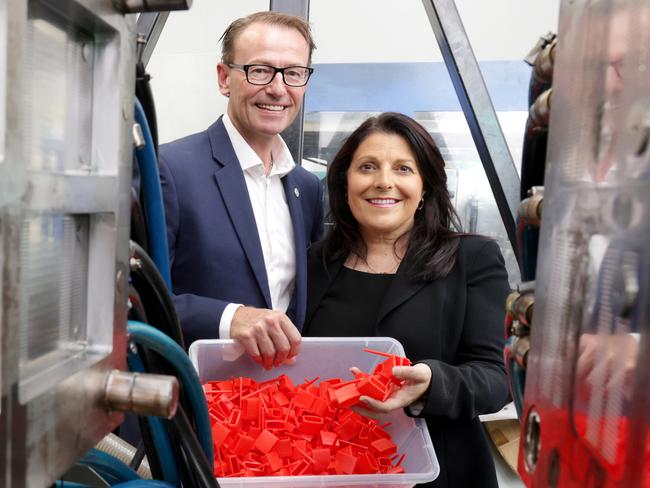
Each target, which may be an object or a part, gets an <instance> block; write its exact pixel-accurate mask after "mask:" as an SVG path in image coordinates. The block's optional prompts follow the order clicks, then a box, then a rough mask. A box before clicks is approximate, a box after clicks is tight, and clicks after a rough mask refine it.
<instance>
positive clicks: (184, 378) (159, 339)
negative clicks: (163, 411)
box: [127, 320, 214, 461]
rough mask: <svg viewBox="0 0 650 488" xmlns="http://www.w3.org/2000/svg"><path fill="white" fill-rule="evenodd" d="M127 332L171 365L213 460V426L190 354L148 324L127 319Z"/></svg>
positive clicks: (205, 446) (210, 458) (209, 456)
mask: <svg viewBox="0 0 650 488" xmlns="http://www.w3.org/2000/svg"><path fill="white" fill-rule="evenodd" d="M127 333H128V335H129V338H130V339H131V340H133V341H135V342H136V343H138V344H141V345H143V346H146V347H148V348H149V349H152V350H154V351H156V352H157V353H158V354H160V355H161V356H162V357H164V358H165V359H166V360H167V361H169V363H170V364H171V365H172V366H174V369H175V370H176V372H177V373H178V377H179V379H180V382H181V385H182V387H183V388H184V389H185V392H186V393H187V398H188V400H189V402H190V404H191V406H192V411H193V413H194V420H195V422H196V434H197V437H198V439H199V442H200V443H201V447H202V448H203V452H205V455H206V456H207V458H208V460H209V461H213V460H214V447H213V445H212V428H211V426H210V417H209V415H208V405H207V403H206V401H205V395H204V394H203V388H202V387H201V382H200V380H199V376H198V375H197V374H196V370H195V369H194V366H193V365H192V362H191V361H190V358H189V357H188V356H187V354H186V353H185V351H184V350H183V349H182V348H181V347H180V346H179V345H178V344H177V343H176V342H174V341H173V340H172V339H170V338H169V337H167V336H166V335H165V334H163V333H162V332H160V331H159V330H158V329H155V328H154V327H151V326H150V325H147V324H143V323H142V322H137V321H135V320H129V322H128V326H127Z"/></svg>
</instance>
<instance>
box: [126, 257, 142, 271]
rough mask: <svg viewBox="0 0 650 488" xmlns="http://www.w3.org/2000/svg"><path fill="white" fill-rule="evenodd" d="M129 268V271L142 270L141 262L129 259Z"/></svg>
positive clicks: (136, 259)
mask: <svg viewBox="0 0 650 488" xmlns="http://www.w3.org/2000/svg"><path fill="white" fill-rule="evenodd" d="M129 267H130V268H131V271H137V270H140V269H142V260H141V259H138V258H130V259H129Z"/></svg>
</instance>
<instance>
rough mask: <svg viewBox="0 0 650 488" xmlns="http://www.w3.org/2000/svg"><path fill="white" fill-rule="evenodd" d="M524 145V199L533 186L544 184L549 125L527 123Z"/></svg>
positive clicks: (522, 162)
mask: <svg viewBox="0 0 650 488" xmlns="http://www.w3.org/2000/svg"><path fill="white" fill-rule="evenodd" d="M526 128H527V130H526V133H525V134H524V145H523V148H522V151H521V186H520V189H519V196H520V198H521V199H522V200H523V199H524V198H526V197H527V196H528V190H530V189H531V188H532V187H533V186H542V185H544V170H545V168H546V145H547V142H548V128H547V127H539V126H537V127H532V126H529V124H526Z"/></svg>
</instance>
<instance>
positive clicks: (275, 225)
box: [219, 114, 296, 339]
mask: <svg viewBox="0 0 650 488" xmlns="http://www.w3.org/2000/svg"><path fill="white" fill-rule="evenodd" d="M223 125H224V126H225V128H226V132H227V133H228V137H230V142H231V143H232V147H233V149H234V151H235V155H236V156H237V159H238V160H239V163H240V164H241V166H242V170H243V171H244V179H245V181H246V188H248V196H249V198H250V201H251V205H252V207H253V214H254V215H255V223H256V224H257V233H258V235H259V238H260V243H261V245H262V254H263V255H264V267H265V268H266V276H267V277H268V282H269V291H270V292H271V304H272V307H273V310H280V311H282V312H286V310H287V307H288V306H289V302H290V301H291V296H292V295H293V289H294V284H295V275H296V246H295V243H294V240H293V224H292V222H291V215H290V214H289V205H288V204H287V197H286V195H285V193H284V187H283V186H282V181H281V180H280V178H282V177H283V176H284V175H286V174H287V173H288V172H289V171H291V170H292V169H293V168H294V167H295V163H294V161H293V157H292V156H291V152H289V148H288V147H287V145H286V144H285V143H284V141H283V140H282V138H281V137H280V136H277V137H276V138H275V142H274V144H273V147H272V148H271V160H272V161H273V163H272V166H271V171H270V172H269V174H268V175H266V174H264V162H263V161H262V159H261V158H260V157H259V156H258V155H257V154H256V153H255V151H253V149H252V148H251V147H250V146H249V145H248V143H247V142H246V141H245V140H244V138H243V137H242V136H241V134H240V133H239V132H238V131H237V129H236V128H235V126H234V125H233V123H232V121H231V120H230V118H229V117H228V115H227V114H224V116H223ZM241 306H242V305H241V304H238V303H230V304H228V305H227V306H226V308H225V309H224V311H223V314H222V315H221V320H220V321H219V337H220V338H221V339H228V338H229V337H230V325H231V322H232V318H233V315H234V314H235V311H236V310H237V309H238V308H239V307H241Z"/></svg>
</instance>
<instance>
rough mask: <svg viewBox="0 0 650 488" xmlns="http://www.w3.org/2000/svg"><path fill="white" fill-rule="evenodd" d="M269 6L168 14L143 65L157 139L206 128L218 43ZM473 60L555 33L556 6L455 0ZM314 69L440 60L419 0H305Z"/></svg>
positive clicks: (511, 52)
mask: <svg viewBox="0 0 650 488" xmlns="http://www.w3.org/2000/svg"><path fill="white" fill-rule="evenodd" d="M269 3H270V2H269V1H268V0H245V1H241V0H231V1H225V0H219V1H217V0H195V1H194V5H193V7H192V9H191V10H190V11H188V12H173V13H172V14H171V15H170V16H169V19H168V21H167V24H166V25H165V29H164V30H163V32H162V35H161V36H160V40H159V42H158V45H157V46H156V50H155V51H154V54H153V56H152V58H151V61H150V62H149V66H148V69H149V72H150V73H151V75H152V77H153V79H152V87H153V90H154V96H155V99H156V106H157V109H158V124H159V135H160V141H161V142H166V141H169V140H172V139H175V138H177V137H181V136H183V135H185V134H189V133H192V132H197V131H200V130H203V129H205V128H206V127H207V126H208V125H209V124H210V123H212V122H213V121H214V120H215V118H216V117H217V116H218V115H219V114H221V113H223V112H224V110H225V107H226V99H225V98H224V97H222V96H221V95H220V94H219V92H218V90H217V79H216V67H215V66H216V63H217V60H218V58H219V53H220V45H218V44H217V41H218V39H219V37H220V36H221V34H222V33H223V31H224V30H225V28H226V26H227V25H228V24H229V23H230V22H231V21H232V20H234V19H235V18H237V17H242V16H244V15H247V14H249V13H251V12H255V11H258V10H265V9H268V8H269ZM456 5H457V8H458V11H459V13H460V15H461V18H462V20H463V23H464V25H465V30H466V31H467V33H468V37H469V39H470V42H471V43H472V46H473V48H474V51H475V54H476V56H477V58H478V59H479V60H481V61H483V60H510V59H522V58H523V57H524V56H525V55H526V54H527V52H528V51H529V50H530V48H531V47H532V46H533V45H534V44H535V42H536V40H537V39H538V37H539V36H540V35H542V34H545V33H546V32H548V31H556V30H557V18H558V8H559V0H526V1H521V0H489V1H479V0H457V1H456ZM310 22H311V23H312V28H313V32H314V37H315V39H316V44H317V49H316V51H314V56H313V62H314V63H364V62H365V63H368V62H421V61H440V60H441V57H440V52H439V50H438V46H437V43H436V41H435V38H434V35H433V32H432V30H431V26H430V24H429V21H428V18H427V16H426V13H425V11H424V7H423V6H422V2H421V1H420V0H311V2H310Z"/></svg>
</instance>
